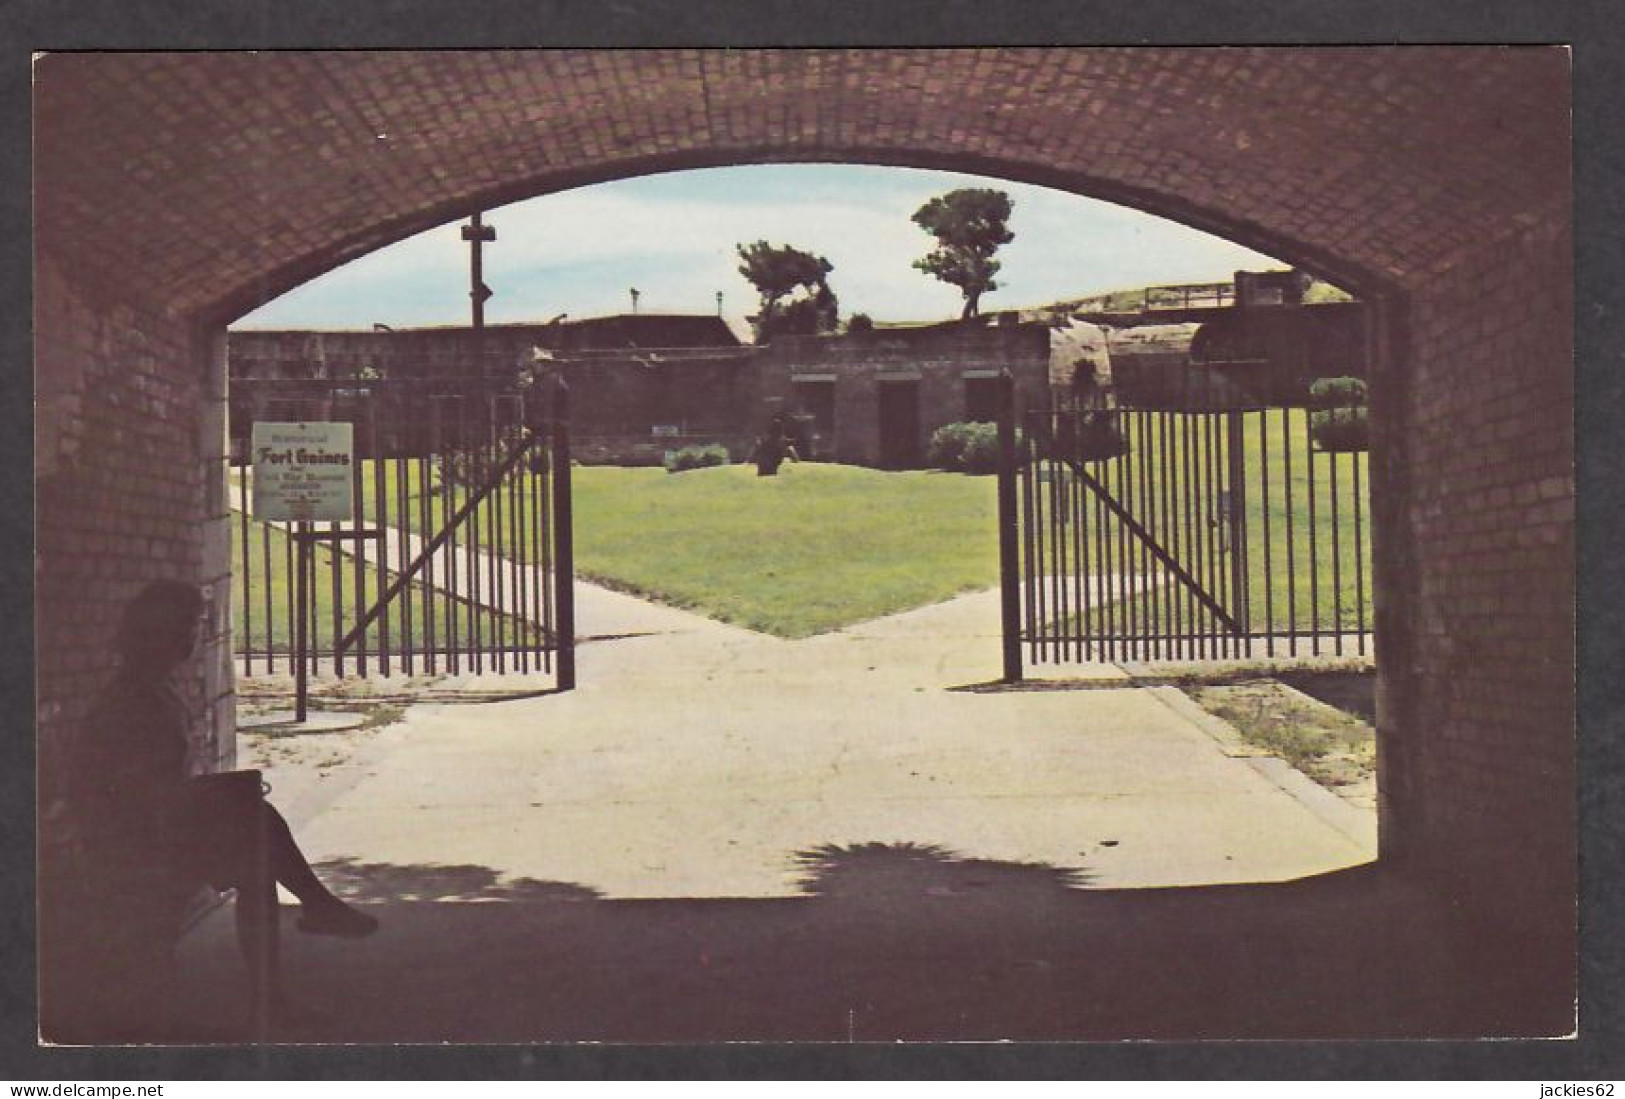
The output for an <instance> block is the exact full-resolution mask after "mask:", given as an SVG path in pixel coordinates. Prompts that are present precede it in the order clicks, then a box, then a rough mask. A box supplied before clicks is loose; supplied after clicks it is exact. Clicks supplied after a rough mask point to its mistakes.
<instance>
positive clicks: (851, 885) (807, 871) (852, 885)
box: [792, 842, 1091, 902]
mask: <svg viewBox="0 0 1625 1099" xmlns="http://www.w3.org/2000/svg"><path fill="white" fill-rule="evenodd" d="M792 859H793V861H794V863H795V865H796V866H797V868H798V870H799V871H800V874H801V880H800V882H799V885H800V888H801V890H802V892H804V893H807V894H809V895H811V896H817V897H825V898H831V899H845V900H851V899H859V898H865V897H867V898H871V899H875V898H897V899H903V898H909V897H944V898H952V897H959V898H977V897H983V898H988V899H994V898H997V899H998V900H1000V901H1002V902H1010V901H1012V900H1015V899H1017V898H1019V897H1022V896H1027V897H1032V896H1036V895H1059V894H1062V893H1066V892H1068V891H1071V890H1076V889H1080V888H1082V887H1084V886H1087V885H1088V884H1089V882H1090V880H1091V875H1090V874H1088V873H1087V872H1085V871H1084V870H1083V869H1082V868H1080V867H1072V866H1051V865H1049V864H1048V863H1041V862H1008V861H1001V860H998V859H981V858H968V857H966V856H964V855H961V854H959V853H957V852H954V851H951V850H949V849H948V848H946V847H942V846H940V845H938V844H933V843H908V842H905V843H857V844H850V845H846V846H842V845H840V844H834V843H826V844H821V845H820V846H818V847H814V848H810V849H808V850H805V851H798V852H796V853H795V855H794V856H792Z"/></svg>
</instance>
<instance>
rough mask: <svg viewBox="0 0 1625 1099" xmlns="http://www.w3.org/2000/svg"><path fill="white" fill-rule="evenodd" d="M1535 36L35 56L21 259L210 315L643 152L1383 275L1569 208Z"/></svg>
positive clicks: (1564, 152)
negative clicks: (1020, 186) (1100, 211)
mask: <svg viewBox="0 0 1625 1099" xmlns="http://www.w3.org/2000/svg"><path fill="white" fill-rule="evenodd" d="M1567 77H1568V61H1567V57H1566V55H1565V54H1564V53H1562V52H1561V51H1559V50H1555V49H1546V48H1521V49H1499V48H1487V47H1479V48H1449V49H1432V48H1426V47H1400V48H1380V49H1368V48H1348V49H1337V48H1316V49H1275V50H1266V49H1256V50H1255V49H1202V50H1177V49H1148V50H1128V49H1109V50H1102V49H1036V50H946V51H885V50H879V51H877V50H850V51H847V50H841V51H750V50H728V51H703V50H700V51H696V50H671V51H502V52H469V53H459V52H393V53H260V54H253V53H194V54H57V55H51V56H47V57H45V58H43V59H41V60H40V61H39V62H38V65H37V69H36V82H35V88H36V97H35V109H36V160H35V168H36V184H37V186H36V219H37V234H38V241H39V246H40V248H41V250H42V253H43V254H47V255H49V256H50V257H51V258H52V259H53V260H55V261H57V262H59V263H61V264H62V265H63V266H64V268H66V269H69V270H73V271H74V272H75V273H76V275H78V276H80V277H84V278H88V279H91V280H92V281H96V282H98V283H99V284H101V285H104V286H107V287H109V288H111V289H114V290H116V291H118V292H119V293H122V294H126V295H130V296H135V297H140V298H141V299H142V300H145V301H148V302H158V303H161V304H162V305H163V306H164V307H165V308H166V309H169V310H172V311H174V312H175V313H176V314H178V315H197V316H200V317H204V318H207V319H209V320H212V321H217V322H218V321H227V320H230V319H232V318H234V317H235V316H237V315H240V314H241V313H243V312H246V311H247V310H249V309H252V308H253V307H254V306H256V305H257V304H259V303H260V302H261V301H263V300H266V299H268V298H270V297H274V296H275V295H277V294H279V293H282V292H283V291H285V290H288V289H290V288H291V287H293V286H295V285H298V284H299V283H300V282H303V281H305V280H306V279H309V278H311V277H313V276H315V275H317V274H319V273H321V272H322V271H324V270H327V269H328V268H330V267H333V266H335V265H337V264H339V263H342V262H345V261H346V260H349V259H352V258H354V257H355V256H358V255H361V254H363V253H365V252H368V251H371V250H372V249H374V248H377V247H379V246H381V245H384V244H387V243H390V242H391V241H394V240H397V239H400V238H401V237H403V236H407V235H410V234H412V233H415V232H418V231H420V230H422V229H426V228H429V227H430V226H433V225H435V224H438V223H440V222H443V221H446V220H449V219H451V218H454V217H460V216H463V215H466V214H467V213H469V212H471V211H472V210H474V209H478V208H481V207H485V206H490V205H495V204H498V203H501V202H507V201H512V200H515V199H518V198H523V197H528V196H531V195H535V194H541V193H546V192H549V191H554V190H560V189H563V188H566V187H571V186H575V185H579V184H582V183H587V182H594V181H599V180H604V179H611V178H617V177H622V176H627V175H636V174H642V173H646V172H651V171H659V170H664V169H671V168H685V167H697V166H703V165H719V164H734V163H753V162H770V161H832V160H834V161H841V160H844V161H854V162H874V163H891V164H905V165H915V166H923V167H944V168H957V169H963V170H969V171H982V172H986V173H989V174H997V175H1003V176H1007V177H1010V178H1018V179H1025V180H1028V181H1031V182H1036V183H1044V184H1049V185H1053V186H1061V187H1067V188H1070V189H1073V190H1077V191H1080V192H1083V193H1087V194H1093V195H1096V196H1099V197H1102V198H1108V199H1112V200H1115V201H1120V202H1126V203H1128V204H1131V205H1135V206H1139V207H1141V208H1143V209H1147V210H1151V211H1153V212H1157V213H1161V214H1164V215H1165V216H1170V217H1174V218H1177V219H1179V220H1182V221H1186V222H1188V223H1190V224H1193V225H1196V226H1198V227H1201V228H1206V229H1210V230H1213V231H1217V232H1221V233H1223V234H1224V235H1227V236H1230V237H1232V238H1235V239H1237V240H1240V241H1242V242H1244V243H1248V244H1251V245H1253V246H1255V247H1259V248H1261V249H1263V250H1265V251H1271V252H1274V253H1275V254H1278V255H1281V256H1283V257H1284V258H1290V259H1296V260H1298V261H1301V262H1307V263H1308V264H1309V265H1311V266H1313V267H1316V268H1317V269H1319V270H1320V271H1322V272H1323V273H1328V274H1331V275H1333V276H1334V277H1343V278H1345V279H1352V280H1355V281H1359V280H1365V284H1366V285H1368V286H1370V287H1372V288H1376V287H1377V286H1379V285H1384V284H1386V285H1390V286H1394V287H1399V288H1406V287H1411V286H1415V285H1417V284H1419V283H1420V282H1422V281H1424V280H1426V279H1427V278H1428V277H1430V276H1432V275H1436V274H1437V273H1439V272H1440V271H1442V270H1444V269H1446V268H1448V267H1449V266H1450V264H1451V263H1453V262H1455V260H1456V259H1457V257H1459V256H1461V255H1463V254H1464V253H1466V252H1469V251H1472V250H1474V249H1475V248H1478V247H1481V246H1484V245H1486V244H1493V242H1494V241H1495V240H1496V239H1497V238H1499V237H1502V236H1503V235H1505V234H1511V233H1517V232H1521V231H1523V230H1526V229H1529V228H1533V227H1537V226H1539V225H1542V224H1545V223H1550V221H1551V220H1552V219H1563V220H1565V221H1566V219H1567V217H1568V210H1569V205H1568V204H1569V184H1568V149H1569V142H1568V118H1569V116H1568V101H1567Z"/></svg>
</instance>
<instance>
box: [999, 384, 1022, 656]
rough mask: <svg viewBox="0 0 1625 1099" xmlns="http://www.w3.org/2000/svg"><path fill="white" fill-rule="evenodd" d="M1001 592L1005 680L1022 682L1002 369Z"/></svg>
mask: <svg viewBox="0 0 1625 1099" xmlns="http://www.w3.org/2000/svg"><path fill="white" fill-rule="evenodd" d="M999 595H1000V614H1001V618H1002V621H1003V632H1004V681H1005V682H1006V683H1019V682H1021V566H1020V562H1019V560H1018V558H1017V539H1016V379H1015V377H1014V376H1013V375H1012V374H1011V373H1010V371H1008V370H1001V371H1000V372H999Z"/></svg>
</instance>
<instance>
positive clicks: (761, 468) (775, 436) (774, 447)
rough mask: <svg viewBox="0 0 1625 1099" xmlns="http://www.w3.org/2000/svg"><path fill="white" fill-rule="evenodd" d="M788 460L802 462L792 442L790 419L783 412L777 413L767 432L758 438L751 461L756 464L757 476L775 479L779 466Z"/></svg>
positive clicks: (769, 423) (752, 449)
mask: <svg viewBox="0 0 1625 1099" xmlns="http://www.w3.org/2000/svg"><path fill="white" fill-rule="evenodd" d="M786 458H788V459H789V460H790V461H792V462H796V461H800V460H801V459H800V456H799V455H798V454H796V448H795V444H794V443H792V442H791V437H790V422H789V417H788V416H787V415H786V414H785V413H783V412H775V413H774V414H773V419H772V420H771V421H769V422H768V425H767V430H766V431H765V432H763V433H762V434H761V435H758V436H757V437H756V445H755V446H754V447H752V448H751V454H750V460H751V461H753V462H755V463H756V476H758V477H773V476H777V474H778V472H779V466H781V465H783V464H784V460H785V459H786Z"/></svg>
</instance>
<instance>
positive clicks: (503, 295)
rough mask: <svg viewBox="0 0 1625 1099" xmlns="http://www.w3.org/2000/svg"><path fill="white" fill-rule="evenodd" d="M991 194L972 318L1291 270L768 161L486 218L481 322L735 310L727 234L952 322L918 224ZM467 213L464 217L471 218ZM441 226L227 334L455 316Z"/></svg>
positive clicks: (1075, 209)
mask: <svg viewBox="0 0 1625 1099" xmlns="http://www.w3.org/2000/svg"><path fill="white" fill-rule="evenodd" d="M958 187H997V188H999V189H1001V190H1003V191H1005V192H1007V193H1008V194H1009V195H1010V196H1011V198H1012V199H1013V200H1014V213H1013V214H1012V216H1011V219H1010V229H1011V230H1012V231H1013V232H1014V233H1015V239H1014V240H1013V241H1012V242H1011V243H1009V244H1007V245H1005V246H1004V247H1003V248H1001V249H1000V250H999V253H998V259H999V260H1000V262H1001V263H1002V264H1003V269H1002V270H1001V271H1000V272H999V274H998V275H997V276H996V277H997V279H998V282H999V288H998V289H997V290H995V291H993V292H991V293H989V294H987V295H985V296H984V297H983V298H982V311H983V312H992V311H995V310H999V309H1014V308H1023V307H1029V306H1038V305H1045V304H1048V303H1049V302H1052V301H1057V300H1064V299H1069V298H1079V297H1086V296H1088V295H1091V294H1095V293H1100V292H1103V291H1107V290H1116V289H1125V288H1129V287H1136V286H1144V285H1148V284H1157V283H1178V282H1208V281H1219V280H1223V279H1228V278H1229V277H1230V275H1231V273H1232V272H1234V271H1237V270H1262V269H1267V268H1271V267H1284V266H1286V265H1285V264H1283V263H1281V262H1279V261H1277V260H1274V259H1271V258H1270V257H1268V256H1264V255H1260V254H1259V253H1257V252H1253V251H1250V250H1249V249H1246V248H1243V247H1241V246H1240V245H1236V244H1232V243H1230V242H1229V241H1226V240H1224V239H1222V238H1220V237H1215V236H1211V235H1209V234H1206V233H1202V232H1198V231H1197V230H1195V229H1191V228H1188V227H1186V226H1183V225H1180V224H1179V223H1177V222H1172V221H1167V220H1165V219H1163V218H1157V217H1152V216H1151V215H1149V214H1143V213H1140V212H1139V211H1137V210H1131V209H1128V208H1126V207H1122V206H1114V205H1112V204H1110V203H1106V202H1099V201H1096V200H1094V199H1087V198H1083V197H1081V196H1078V195H1073V194H1070V193H1068V192H1065V191H1054V190H1050V189H1048V188H1045V187H1033V186H1029V185H1027V184H1022V183H1013V182H1009V181H1005V180H994V179H988V178H985V177H981V176H969V175H960V174H957V173H949V172H936V171H926V170H920V169H912V168H883V167H872V166H859V165H761V166H751V167H736V168H710V169H703V170H697V171H686V172H669V173H664V174H661V175H652V176H642V177H639V178H636V179H626V180H618V181H615V182H611V183H603V184H597V185H595V186H591V187H581V188H577V189H575V190H571V191H563V192H560V193H558V194H553V195H544V196H542V197H540V198H534V199H529V200H527V201H524V202H518V203H515V204H513V205H510V206H504V207H500V208H498V209H496V210H492V211H490V212H488V213H487V214H486V216H485V221H486V222H487V224H490V225H493V226H495V227H496V230H497V239H496V241H495V243H493V244H489V245H487V246H486V248H485V257H484V261H485V283H486V285H487V286H489V287H490V288H491V289H492V290H493V291H494V296H493V297H492V298H491V299H490V300H489V301H487V302H486V306H485V319H486V322H487V323H488V324H500V323H514V322H539V321H546V320H549V319H551V318H553V317H554V316H556V315H558V314H560V313H567V314H569V316H570V317H571V318H577V319H579V318H583V317H595V316H605V315H609V314H614V313H624V312H628V311H630V308H631V299H630V295H629V294H628V290H629V289H630V288H633V287H635V288H637V289H638V290H639V291H640V292H641V297H640V299H639V303H638V308H639V311H640V312H645V313H715V312H716V309H717V301H716V293H717V291H719V290H720V291H722V293H723V309H724V311H725V312H726V313H727V314H728V315H730V316H734V317H742V316H744V315H745V314H747V313H752V312H754V311H755V308H756V293H755V291H754V290H753V289H752V287H751V286H750V284H749V283H748V282H746V281H745V280H744V278H743V277H741V276H740V274H739V272H738V266H739V260H738V257H737V256H736V255H735V252H734V248H735V245H736V244H740V243H750V242H752V241H756V240H767V241H769V242H771V243H773V244H775V245H779V244H788V245H792V246H794V247H796V248H800V249H802V250H803V251H809V252H814V253H817V254H818V255H821V256H824V257H825V258H827V259H828V260H829V261H830V262H831V263H832V264H833V265H834V271H833V272H832V273H831V274H830V276H829V284H830V287H831V288H832V289H833V290H834V291H835V293H836V295H837V297H838V298H839V299H840V307H841V316H842V317H843V318H845V317H847V316H850V315H851V314H853V313H867V314H869V316H870V317H871V318H873V319H874V320H876V321H927V320H942V319H947V318H951V317H957V316H958V315H959V310H960V307H961V304H962V301H963V299H962V298H961V296H960V293H959V291H958V289H957V288H955V287H952V286H949V285H947V284H945V283H942V282H939V281H937V280H936V279H934V278H931V277H930V276H928V275H925V274H923V273H922V272H920V271H918V270H916V269H915V268H914V267H912V266H911V264H912V263H913V261H914V260H916V259H918V258H919V257H921V256H923V255H925V254H926V253H927V252H928V251H930V249H931V245H932V240H931V238H930V237H929V236H928V235H927V234H926V233H925V231H924V230H922V229H920V228H919V227H918V226H916V225H915V224H914V223H913V221H912V220H910V219H911V217H912V215H913V213H914V211H915V210H917V209H919V208H920V206H921V205H923V204H924V203H925V202H926V201H927V200H929V199H930V198H932V197H933V196H935V195H939V194H943V193H944V192H947V191H951V190H953V189H955V188H958ZM465 220H466V219H465ZM460 224H462V223H461V222H457V223H451V224H448V225H442V226H440V227H438V228H435V229H431V230H429V231H427V232H424V233H420V234H418V235H417V236H414V237H409V238H407V239H406V240H403V241H400V242H398V243H396V244H393V245H390V246H388V247H385V248H381V249H379V250H378V251H376V252H372V253H370V254H368V255H366V256H363V257H361V258H360V259H357V260H354V261H352V262H351V263H349V264H346V265H345V266H343V267H340V268H336V269H335V270H333V271H330V272H328V273H327V274H325V275H322V276H320V277H318V278H316V279H313V280H311V281H310V282H307V283H305V284H304V285H302V286H299V287H296V288H295V289H294V290H292V291H290V292H288V293H287V294H284V295H283V296H282V297H280V298H277V299H276V300H274V301H272V302H269V303H267V304H266V305H264V306H262V307H261V308H259V309H258V310H256V311H255V312H253V313H250V314H248V315H247V316H245V317H243V318H242V319H241V320H239V321H238V322H237V323H236V324H235V325H233V326H232V327H234V328H370V327H371V326H372V325H373V324H388V325H390V326H391V327H394V328H402V327H410V326H415V325H433V324H466V323H468V319H469V300H468V262H469V252H468V245H467V243H465V242H464V241H463V240H462V239H461V237H460V234H459V228H458V227H459V225H460Z"/></svg>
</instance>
